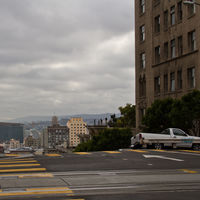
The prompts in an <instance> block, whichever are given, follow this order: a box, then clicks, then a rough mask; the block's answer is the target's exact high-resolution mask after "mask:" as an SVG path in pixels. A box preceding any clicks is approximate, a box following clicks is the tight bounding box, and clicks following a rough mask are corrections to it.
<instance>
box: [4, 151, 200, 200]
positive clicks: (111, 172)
mask: <svg viewBox="0 0 200 200" xmlns="http://www.w3.org/2000/svg"><path fill="white" fill-rule="evenodd" d="M11 165H12V166H11ZM0 186H1V191H0V199H10V200H11V199H18V200H19V199H20V200H23V199H24V200H28V199H29V200H36V199H40V200H47V199H48V200H72V199H73V200H100V199H101V200H102V199H106V200H125V199H126V200H129V199H130V200H133V199H139V200H140V199H141V200H150V199H152V200H153V199H154V200H156V199H159V200H160V199H163V200H165V199H170V198H171V199H181V200H185V199H187V200H188V199H190V200H195V199H199V196H200V152H195V151H190V150H189V151H188V150H176V151H154V150H128V149H126V150H120V151H116V152H92V153H81V154H74V153H70V154H69V153H68V154H49V155H41V156H36V155H34V156H33V157H30V158H22V157H18V158H16V157H13V158H1V159H0Z"/></svg>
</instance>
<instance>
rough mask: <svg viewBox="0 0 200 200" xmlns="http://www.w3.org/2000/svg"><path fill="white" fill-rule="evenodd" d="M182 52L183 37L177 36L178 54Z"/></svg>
mask: <svg viewBox="0 0 200 200" xmlns="http://www.w3.org/2000/svg"><path fill="white" fill-rule="evenodd" d="M182 54H183V37H182V36H179V37H178V55H179V56H181V55H182Z"/></svg>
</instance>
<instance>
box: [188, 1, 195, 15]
mask: <svg viewBox="0 0 200 200" xmlns="http://www.w3.org/2000/svg"><path fill="white" fill-rule="evenodd" d="M187 7H188V16H189V17H190V16H192V15H194V14H195V12H196V5H195V3H194V4H188V5H187Z"/></svg>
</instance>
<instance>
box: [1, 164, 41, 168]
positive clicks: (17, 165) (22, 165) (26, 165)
mask: <svg viewBox="0 0 200 200" xmlns="http://www.w3.org/2000/svg"><path fill="white" fill-rule="evenodd" d="M32 166H40V164H16V165H0V168H7V167H32Z"/></svg>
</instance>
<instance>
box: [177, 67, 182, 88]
mask: <svg viewBox="0 0 200 200" xmlns="http://www.w3.org/2000/svg"><path fill="white" fill-rule="evenodd" d="M182 83H183V81H182V70H178V72H177V88H178V89H179V90H180V89H182Z"/></svg>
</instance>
